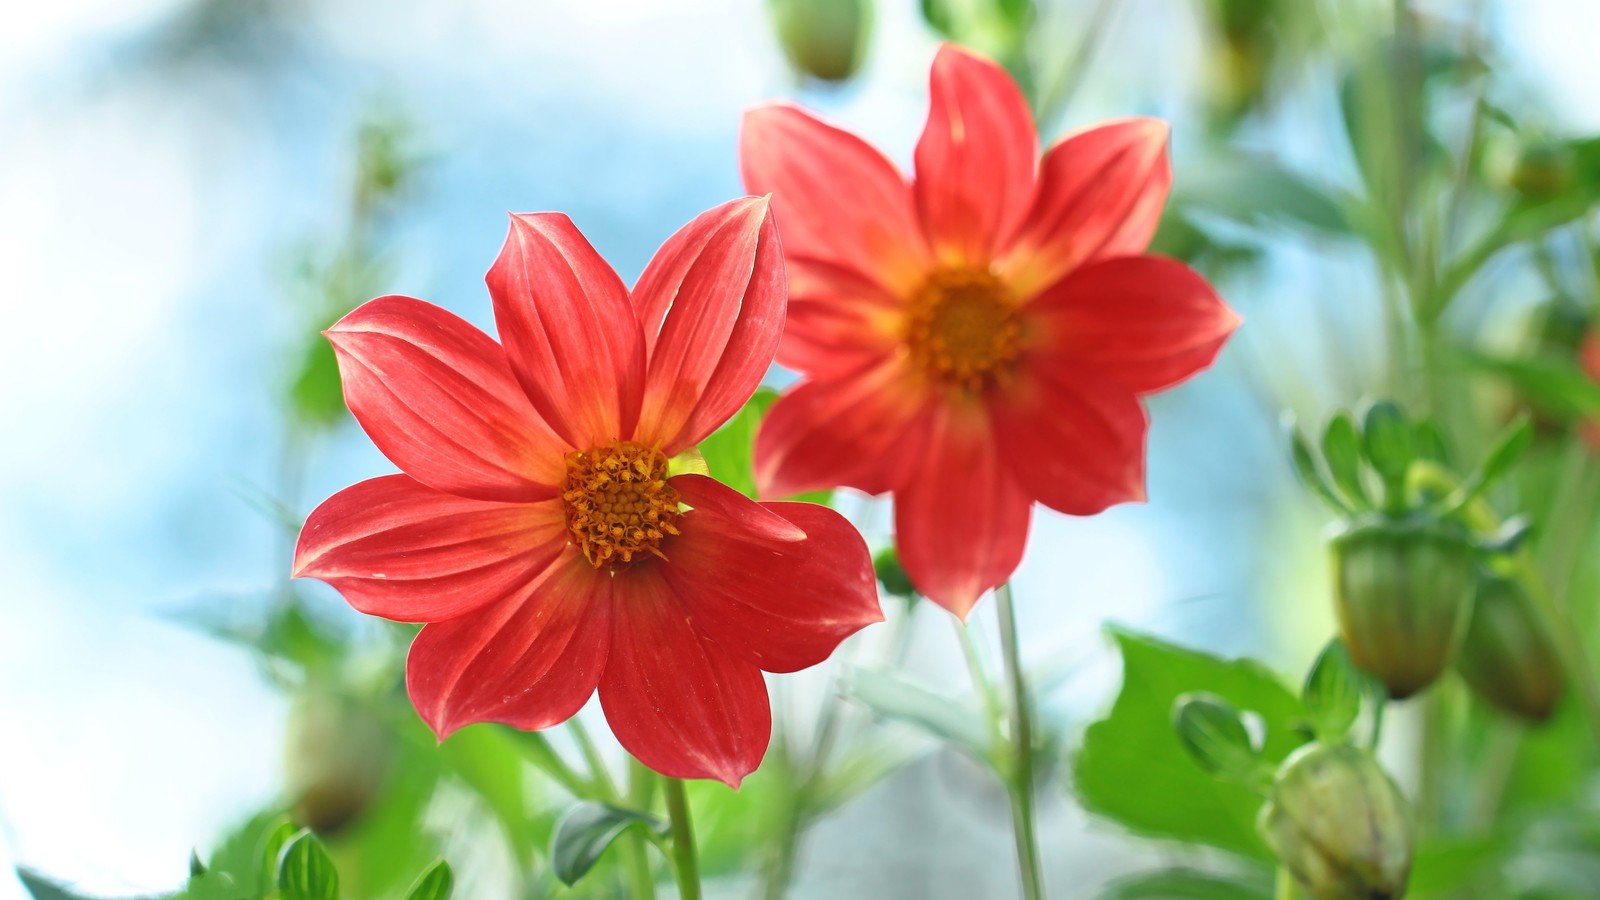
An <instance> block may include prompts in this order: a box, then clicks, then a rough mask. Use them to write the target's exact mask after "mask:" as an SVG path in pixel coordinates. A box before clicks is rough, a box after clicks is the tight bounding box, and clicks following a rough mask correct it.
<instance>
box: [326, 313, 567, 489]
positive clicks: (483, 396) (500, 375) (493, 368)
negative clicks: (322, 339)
mask: <svg viewBox="0 0 1600 900" xmlns="http://www.w3.org/2000/svg"><path fill="white" fill-rule="evenodd" d="M327 336H328V340H329V342H331V343H332V344H333V350H334V354H335V355H336V356H337V357H338V359H339V374H340V376H341V377H342V378H343V380H344V396H345V402H346V403H348V404H349V405H350V411H351V412H352V413H354V414H355V417H356V420H357V421H359V422H360V423H361V427H362V428H364V429H366V432H367V434H368V435H370V436H371V437H372V442H373V443H374V444H377V445H378V449H379V450H381V451H383V454H384V455H385V456H387V457H389V459H390V460H391V461H393V462H394V464H395V465H397V466H399V467H400V468H401V469H402V470H404V471H405V472H406V474H408V475H410V476H412V477H413V478H415V479H417V480H418V481H421V482H422V483H423V484H426V485H429V486H430V487H434V488H438V489H439V490H441V491H449V492H450V493H452V494H459V495H461V496H463V497H474V498H477V499H479V500H504V501H532V500H541V499H545V498H548V497H554V496H555V495H556V494H557V493H558V490H557V488H556V487H555V485H558V484H560V483H561V479H562V478H563V477H565V468H564V466H563V464H562V459H563V457H564V456H565V454H566V453H567V452H568V448H567V447H565V446H564V445H563V444H562V443H561V442H560V440H559V439H558V438H557V437H556V436H555V434H554V433H552V432H551V431H550V429H549V428H548V427H546V425H545V424H544V422H543V421H542V420H541V419H540V418H539V415H538V413H536V412H534V410H533V407H532V406H531V405H530V404H529V403H528V398H527V396H526V395H524V394H523V393H522V389H521V388H519V387H517V382H516V379H515V378H514V377H513V376H512V374H511V368H510V366H509V365H507V364H506V358H505V353H504V352H502V351H501V349H500V345H498V344H496V343H495V342H494V340H493V339H492V338H490V337H489V336H488V335H486V334H484V333H483V332H481V331H479V330H478V329H476V328H474V327H472V326H471V325H469V324H468V323H467V322H466V321H464V320H463V319H461V318H459V317H457V316H455V315H452V314H451V313H448V312H446V311H444V310H442V309H440V308H439V307H437V306H434V305H433V304H431V303H426V302H424V301H421V300H414V299H412V298H410V297H379V298H378V299H376V300H373V301H370V302H368V303H363V304H362V305H361V306H359V307H357V308H356V309H355V311H353V312H351V313H350V314H349V315H347V316H345V317H344V318H343V319H340V320H339V321H338V322H337V323H336V324H335V325H334V326H333V327H332V328H330V329H328V331H327Z"/></svg>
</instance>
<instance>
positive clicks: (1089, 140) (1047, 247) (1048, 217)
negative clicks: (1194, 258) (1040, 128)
mask: <svg viewBox="0 0 1600 900" xmlns="http://www.w3.org/2000/svg"><path fill="white" fill-rule="evenodd" d="M1169 131H1170V129H1169V128H1168V127H1167V123H1165V122H1163V121H1161V120H1160V119H1125V120H1122V121H1119V122H1112V123H1109V124H1106V125H1101V126H1099V127H1096V128H1091V129H1089V130H1088V131H1084V132H1080V133H1078V134H1075V135H1072V136H1071V137H1068V138H1065V139H1063V140H1062V141H1061V142H1060V143H1058V144H1056V145H1055V146H1054V147H1051V148H1050V149H1049V150H1048V151H1046V152H1045V155H1044V160H1043V162H1042V163H1041V164H1040V168H1039V189H1038V192H1037V195H1036V196H1035V198H1034V202H1033V207H1032V208H1031V209H1030V210H1029V211H1028V215H1027V218H1026V219H1024V220H1023V223H1022V226H1021V228H1020V229H1019V230H1018V232H1017V236H1016V238H1015V239H1014V240H1013V241H1012V242H1011V245H1010V246H1009V247H1007V248H1005V252H1004V254H1003V256H1002V259H1001V260H1000V265H999V269H1000V272H1001V274H1003V275H1005V276H1006V277H1007V279H1008V280H1009V281H1010V283H1011V286H1012V288H1013V290H1015V291H1016V292H1017V295H1018V296H1019V297H1021V298H1024V299H1025V298H1028V297H1031V296H1033V295H1034V294H1036V293H1038V292H1039V291H1042V290H1044V289H1045V288H1047V287H1049V286H1050V285H1051V284H1053V283H1055V282H1056V281H1058V280H1059V279H1060V278H1061V276H1063V275H1065V274H1067V272H1068V271H1070V270H1071V269H1072V268H1073V267H1075V266H1079V265H1083V264H1084V263H1087V262H1089V261H1090V260H1094V259H1099V258H1102V257H1108V256H1127V255H1129V254H1136V253H1142V252H1144V249H1145V247H1147V246H1149V244H1150V238H1151V237H1152V236H1153V235H1154V234H1155V233H1156V225H1157V224H1158V223H1159V222H1160V221H1161V208H1162V207H1163V206H1165V205H1166V202H1167V191H1168V190H1169V189H1170V188H1171V187H1172V167H1171V166H1170V165H1169V164H1168V161H1167V136H1168V134H1169Z"/></svg>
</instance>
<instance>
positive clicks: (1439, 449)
mask: <svg viewBox="0 0 1600 900" xmlns="http://www.w3.org/2000/svg"><path fill="white" fill-rule="evenodd" d="M1416 438H1417V458H1418V459H1431V460H1433V461H1434V462H1436V463H1442V464H1444V465H1446V466H1448V465H1449V464H1450V448H1449V447H1448V446H1447V445H1446V444H1445V440H1444V432H1442V431H1440V430H1439V423H1437V422H1435V421H1433V420H1432V419H1422V420H1420V421H1418V422H1417V435H1416Z"/></svg>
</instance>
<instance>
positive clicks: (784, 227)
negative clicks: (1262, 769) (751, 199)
mask: <svg viewBox="0 0 1600 900" xmlns="http://www.w3.org/2000/svg"><path fill="white" fill-rule="evenodd" d="M739 166H740V169H741V170H742V172H743V173H744V185H745V190H747V191H749V192H750V193H752V194H771V195H772V205H773V210H774V211H775V214H776V218H777V222H778V231H779V233H780V234H781V235H782V236H783V246H784V250H785V253H786V254H787V255H788V257H789V259H791V260H795V259H815V260H818V261H821V262H824V263H828V264H830V265H834V266H838V267H839V268H842V269H849V270H852V271H854V272H856V273H857V274H859V275H860V276H862V277H864V278H867V279H869V280H871V281H875V282H877V283H878V284H880V285H882V286H883V288H884V289H885V290H887V291H888V292H889V293H891V294H895V295H897V296H898V295H901V294H904V293H907V292H909V291H911V290H913V289H915V288H916V286H917V285H918V284H920V283H921V281H922V279H923V277H924V276H925V275H926V274H927V269H928V266H929V257H928V248H927V245H926V243H925V242H924V241H923V238H922V230H921V228H920V227H919V226H918V224H917V215H916V209H915V207H914V205H913V202H912V196H911V186H910V185H909V184H908V183H907V182H906V179H905V176H903V175H901V174H900V172H899V170H897V169H896V168H895V166H894V163H892V162H890V161H889V160H888V158H887V157H885V156H884V155H883V154H882V153H880V152H878V150H877V149H876V148H874V147H873V146H872V145H870V144H868V143H867V142H865V141H863V140H861V139H860V138H858V137H856V136H855V135H853V134H851V133H850V132H848V131H845V130H843V129H841V128H835V127H834V126H832V125H829V124H827V123H825V122H822V121H821V120H819V119H817V118H816V117H814V116H812V115H811V114H810V113H807V112H804V111H803V110H801V109H799V108H798V107H794V106H790V105H787V104H768V105H766V106H758V107H756V108H755V109H752V110H750V111H749V112H747V113H745V116H744V127H743V130H742V131H741V133H740V137H739Z"/></svg>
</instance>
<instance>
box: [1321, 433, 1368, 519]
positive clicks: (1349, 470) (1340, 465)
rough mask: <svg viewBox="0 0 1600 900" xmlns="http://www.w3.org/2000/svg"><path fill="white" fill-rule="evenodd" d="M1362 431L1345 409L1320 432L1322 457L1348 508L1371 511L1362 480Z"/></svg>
mask: <svg viewBox="0 0 1600 900" xmlns="http://www.w3.org/2000/svg"><path fill="white" fill-rule="evenodd" d="M1361 457H1362V453H1361V431H1360V429H1358V428H1356V421H1355V419H1354V418H1353V417H1352V416H1351V415H1350V414H1349V413H1348V412H1345V411H1344V410H1340V411H1339V412H1337V413H1335V414H1334V416H1333V418H1332V419H1329V420H1328V427H1327V428H1326V429H1324V430H1323V432H1322V458H1323V459H1324V460H1326V461H1327V463H1328V474H1330V475H1332V476H1333V483H1334V484H1336V485H1338V487H1339V490H1340V491H1341V492H1342V493H1343V494H1344V496H1345V498H1346V499H1347V500H1348V501H1349V502H1350V505H1351V506H1352V507H1354V508H1356V509H1370V508H1371V507H1372V497H1371V496H1370V495H1369V494H1368V493H1367V486H1366V485H1365V484H1363V483H1362V481H1361Z"/></svg>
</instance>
